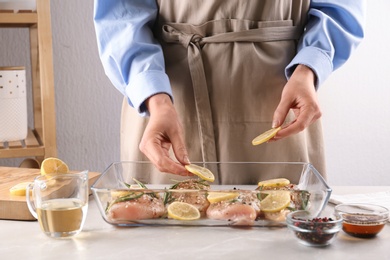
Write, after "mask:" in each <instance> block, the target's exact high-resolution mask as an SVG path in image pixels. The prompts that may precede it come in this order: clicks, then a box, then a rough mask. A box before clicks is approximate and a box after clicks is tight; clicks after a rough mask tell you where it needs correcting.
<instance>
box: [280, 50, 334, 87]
mask: <svg viewBox="0 0 390 260" xmlns="http://www.w3.org/2000/svg"><path fill="white" fill-rule="evenodd" d="M299 64H302V65H305V66H307V67H309V68H310V69H312V70H313V72H314V73H315V74H316V78H317V80H316V84H315V87H316V89H318V87H319V86H321V85H322V83H324V81H325V80H326V79H327V78H328V77H329V76H330V74H331V73H332V72H333V64H332V61H331V59H330V57H329V56H328V55H327V54H326V52H324V51H322V50H321V49H319V48H316V47H305V48H302V49H301V50H299V52H298V53H297V55H296V56H295V57H294V59H293V60H292V61H291V62H290V64H288V65H287V67H286V69H285V74H286V78H287V79H289V78H290V77H291V75H292V74H293V72H294V69H295V67H296V66H297V65H299Z"/></svg>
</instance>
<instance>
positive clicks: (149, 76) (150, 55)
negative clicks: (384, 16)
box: [94, 0, 365, 116]
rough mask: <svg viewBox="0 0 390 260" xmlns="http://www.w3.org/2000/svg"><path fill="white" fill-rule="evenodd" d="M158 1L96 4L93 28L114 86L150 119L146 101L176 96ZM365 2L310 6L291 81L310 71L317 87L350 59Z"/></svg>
mask: <svg viewBox="0 0 390 260" xmlns="http://www.w3.org/2000/svg"><path fill="white" fill-rule="evenodd" d="M157 12H158V10H157V3H156V0H95V8H94V22H95V29H96V35H97V42H98V49H99V55H100V58H101V61H102V64H103V67H104V70H105V73H106V75H107V76H108V77H109V79H110V80H111V82H112V83H113V85H114V86H115V87H116V88H117V89H118V90H119V91H120V92H122V94H123V95H125V96H126V97H127V98H128V101H129V104H130V105H131V106H133V107H134V108H136V109H137V110H138V112H139V113H140V114H141V115H142V116H145V115H148V111H147V110H146V108H145V106H144V105H143V103H144V101H145V100H146V99H147V98H148V97H150V96H152V95H154V94H157V93H167V94H169V95H170V96H171V98H172V99H173V95H172V90H171V86H170V83H169V79H168V76H167V74H166V73H165V67H164V57H163V53H162V48H161V46H160V45H159V43H158V42H157V41H156V39H155V38H154V37H153V33H152V27H153V23H154V21H155V19H156V17H157ZM364 22H365V0H312V1H311V4H310V10H309V19H308V23H307V26H306V29H305V32H304V34H303V36H302V38H301V41H300V43H299V46H298V52H297V54H296V56H295V57H294V59H293V60H292V61H291V63H290V64H289V65H288V66H287V67H286V70H285V72H286V78H289V77H290V76H291V74H292V72H293V70H294V67H295V66H296V65H298V64H304V65H306V66H308V67H310V68H311V69H312V70H313V71H314V72H315V74H316V76H317V82H316V87H318V86H320V85H321V84H322V83H323V82H324V81H325V80H326V79H327V78H328V76H329V75H330V74H331V73H332V72H333V71H334V70H336V69H337V68H339V67H340V66H341V65H342V64H344V63H345V62H346V61H347V60H348V58H349V57H350V55H351V53H352V51H353V50H354V49H355V48H356V47H357V45H358V44H359V43H360V42H361V40H362V39H363V36H364V30H363V25H364Z"/></svg>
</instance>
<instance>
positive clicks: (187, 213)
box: [167, 201, 200, 220]
mask: <svg viewBox="0 0 390 260" xmlns="http://www.w3.org/2000/svg"><path fill="white" fill-rule="evenodd" d="M167 210H168V216H169V217H170V218H173V219H178V220H196V219H199V218H200V212H199V210H198V209H197V208H196V207H195V206H193V205H191V204H188V203H185V202H179V201H175V202H173V203H171V204H170V205H169V206H168V209H167Z"/></svg>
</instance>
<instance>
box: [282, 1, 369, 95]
mask: <svg viewBox="0 0 390 260" xmlns="http://www.w3.org/2000/svg"><path fill="white" fill-rule="evenodd" d="M365 9H366V3H365V1H364V0H342V1H340V0H312V1H311V5H310V10H309V12H308V22H307V25H306V28H305V31H304V33H303V36H302V38H301V40H300V42H299V44H298V51H297V54H296V56H295V57H294V59H293V60H292V61H291V63H290V64H289V65H288V66H287V67H286V70H285V72H286V77H287V78H289V77H290V76H291V75H292V73H293V71H294V68H295V67H296V66H297V65H298V64H303V65H306V66H308V67H310V68H311V69H312V70H313V71H314V73H315V74H316V76H317V82H316V87H318V86H320V85H321V84H322V83H323V82H324V81H325V80H326V79H327V78H328V77H329V75H330V74H331V73H332V72H333V71H334V70H336V69H338V68H339V67H340V66H342V65H343V64H344V63H345V62H346V61H347V60H348V58H349V57H350V56H351V54H352V52H353V50H354V49H355V48H356V47H357V46H358V45H359V44H360V42H361V41H362V39H363V37H364V23H365Z"/></svg>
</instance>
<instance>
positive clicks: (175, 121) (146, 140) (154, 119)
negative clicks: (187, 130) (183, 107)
mask: <svg viewBox="0 0 390 260" xmlns="http://www.w3.org/2000/svg"><path fill="white" fill-rule="evenodd" d="M146 106H147V108H148V110H149V112H150V119H149V122H148V125H147V127H146V129H145V132H144V134H143V136H142V140H141V143H140V145H139V149H140V150H141V151H142V152H143V153H144V154H145V155H146V156H147V157H148V158H149V160H150V161H151V162H152V163H153V164H154V165H155V166H156V167H157V169H158V170H159V171H161V172H168V173H173V174H178V175H191V174H190V173H189V172H188V171H187V170H186V169H185V168H184V166H183V165H186V164H189V163H190V162H189V159H188V153H187V149H186V147H185V143H184V134H183V127H182V125H181V123H180V121H179V117H178V116H177V112H176V110H175V107H174V106H173V104H172V101H171V99H170V97H169V96H168V95H166V94H157V95H154V96H152V97H150V98H149V99H148V100H147V101H146ZM171 147H172V148H173V152H174V154H175V157H176V159H177V161H178V162H177V161H174V160H173V159H172V158H170V157H169V149H170V148H171Z"/></svg>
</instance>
